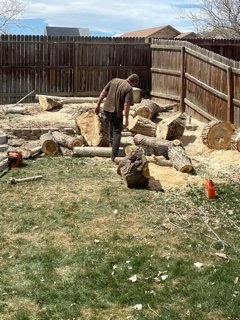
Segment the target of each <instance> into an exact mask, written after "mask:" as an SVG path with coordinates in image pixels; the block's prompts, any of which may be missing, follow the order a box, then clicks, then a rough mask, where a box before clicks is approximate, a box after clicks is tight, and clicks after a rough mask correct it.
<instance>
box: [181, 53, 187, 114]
mask: <svg viewBox="0 0 240 320" xmlns="http://www.w3.org/2000/svg"><path fill="white" fill-rule="evenodd" d="M180 90H181V92H180V111H181V112H185V103H184V99H185V96H186V80H185V47H182V48H181V86H180Z"/></svg>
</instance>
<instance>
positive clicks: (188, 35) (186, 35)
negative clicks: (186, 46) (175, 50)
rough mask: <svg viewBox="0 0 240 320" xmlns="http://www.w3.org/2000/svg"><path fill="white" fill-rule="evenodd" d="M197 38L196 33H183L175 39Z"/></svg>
mask: <svg viewBox="0 0 240 320" xmlns="http://www.w3.org/2000/svg"><path fill="white" fill-rule="evenodd" d="M196 37H197V35H196V33H195V32H182V33H180V34H179V35H178V36H176V37H175V39H190V38H196Z"/></svg>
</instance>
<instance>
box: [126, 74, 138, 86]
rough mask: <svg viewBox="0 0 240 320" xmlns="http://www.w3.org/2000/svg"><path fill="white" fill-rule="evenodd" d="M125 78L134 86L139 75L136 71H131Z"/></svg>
mask: <svg viewBox="0 0 240 320" xmlns="http://www.w3.org/2000/svg"><path fill="white" fill-rule="evenodd" d="M127 80H128V82H129V83H130V84H131V86H136V85H137V84H138V82H139V76H138V75H137V74H136V73H133V74H131V75H130V76H129V77H128V78H127Z"/></svg>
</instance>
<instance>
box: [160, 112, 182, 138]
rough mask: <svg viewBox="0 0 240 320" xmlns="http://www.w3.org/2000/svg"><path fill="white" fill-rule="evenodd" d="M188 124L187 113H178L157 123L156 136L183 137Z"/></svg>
mask: <svg viewBox="0 0 240 320" xmlns="http://www.w3.org/2000/svg"><path fill="white" fill-rule="evenodd" d="M185 125H186V115H185V114H184V113H178V114H176V115H174V116H172V117H169V118H166V119H164V120H162V121H161V122H160V123H159V124H158V125H157V130H156V136H157V137H158V138H160V139H164V140H170V141H172V140H175V139H179V138H181V137H182V135H183V133H184V130H185Z"/></svg>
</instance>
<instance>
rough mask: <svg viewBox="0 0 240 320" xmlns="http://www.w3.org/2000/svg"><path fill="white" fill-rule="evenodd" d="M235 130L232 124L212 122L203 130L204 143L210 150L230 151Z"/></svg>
mask: <svg viewBox="0 0 240 320" xmlns="http://www.w3.org/2000/svg"><path fill="white" fill-rule="evenodd" d="M234 130H235V128H234V125H233V124H231V123H230V122H227V121H210V122H209V123H208V124H206V125H205V127H204V128H203V130H202V135H201V137H202V142H203V143H204V144H205V145H206V146H208V148H209V149H215V150H227V149H230V147H231V141H232V135H233V133H234Z"/></svg>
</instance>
